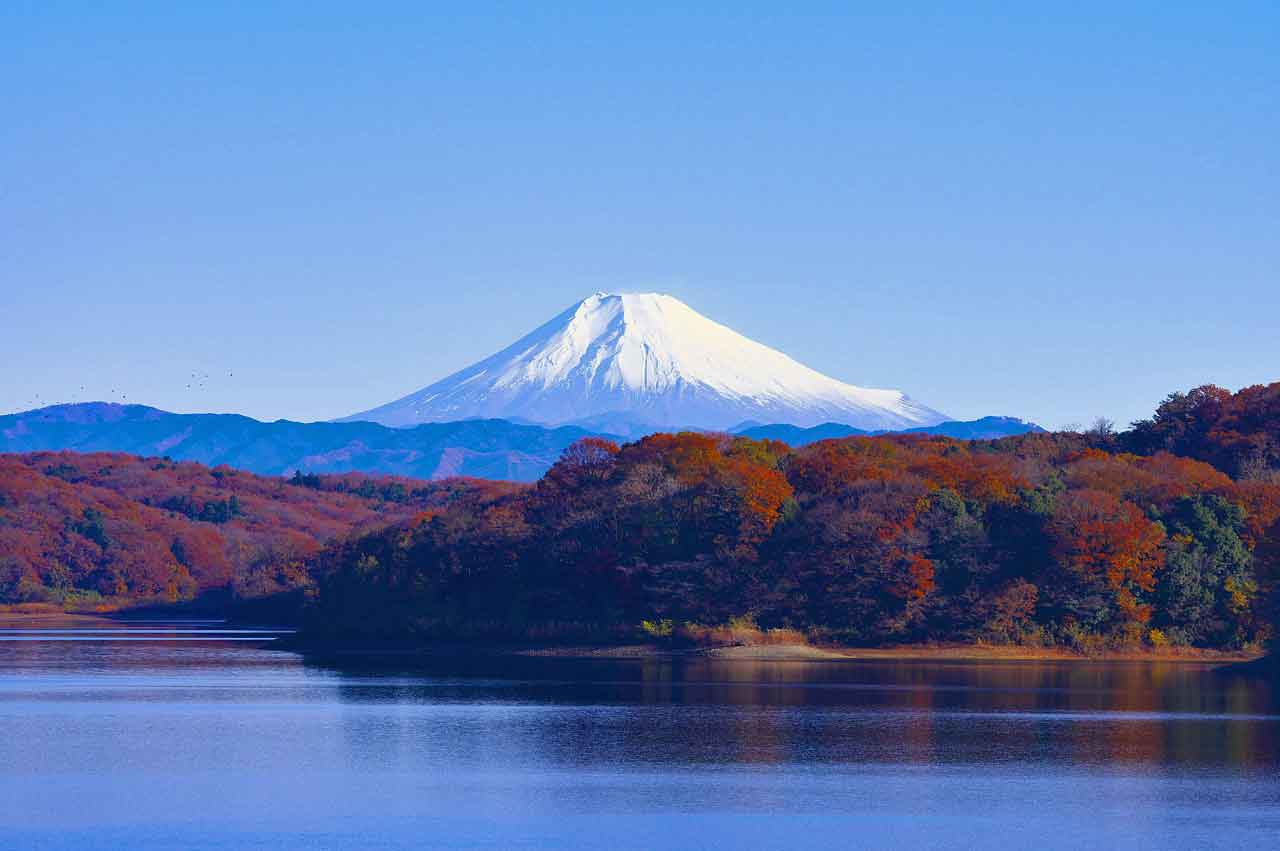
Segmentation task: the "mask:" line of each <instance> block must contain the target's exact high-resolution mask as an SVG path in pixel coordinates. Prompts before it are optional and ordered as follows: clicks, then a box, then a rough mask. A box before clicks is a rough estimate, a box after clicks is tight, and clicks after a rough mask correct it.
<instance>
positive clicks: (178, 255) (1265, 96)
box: [0, 0, 1280, 427]
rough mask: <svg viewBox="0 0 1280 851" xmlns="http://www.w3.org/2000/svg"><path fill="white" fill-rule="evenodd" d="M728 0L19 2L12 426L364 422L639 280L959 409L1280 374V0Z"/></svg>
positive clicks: (5, 159)
mask: <svg viewBox="0 0 1280 851" xmlns="http://www.w3.org/2000/svg"><path fill="white" fill-rule="evenodd" d="M689 5H694V4H688V3H673V4H665V3H653V2H650V3H644V4H636V5H635V6H634V7H632V8H631V9H629V10H625V9H621V8H620V7H619V4H581V5H573V4H553V3H550V2H546V3H528V4H524V3H513V4H503V5H494V6H488V7H485V6H483V4H480V3H476V2H466V3H458V4H456V5H450V4H446V3H439V2H433V3H402V4H382V3H363V4H351V3H341V4H338V3H334V4H327V3H317V2H306V3H296V4H281V3H261V4H257V3H255V4H235V5H234V6H233V4H192V3H177V4H173V3H169V4H151V5H142V4H136V5H135V4H126V3H109V4H88V3H85V4H69V3H56V2H30V3H24V2H16V3H14V2H9V3H5V4H3V6H0V107H2V108H0V364H2V367H0V411H5V412H8V411H16V410H23V409H27V408H31V407H35V406H38V405H43V404H49V403H53V402H61V401H85V400H90V399H112V400H116V401H119V400H121V399H125V400H127V401H130V402H135V401H136V402H144V403H148V404H153V405H156V406H158V407H162V408H167V409H170V410H176V411H237V412H242V413H246V414H249V415H251V416H255V417H259V418H263V419H275V418H279V417H284V418H289V419H302V420H308V419H322V418H330V417H336V416H340V415H344V414H348V413H351V412H353V411H358V410H363V409H366V408H370V407H372V406H374V405H377V404H380V403H383V402H386V401H388V400H390V399H392V398H395V397H398V396H401V395H403V394H405V393H407V392H410V391H412V390H415V389H417V388H419V387H421V386H423V385H425V384H428V383H430V382H432V381H434V380H435V379H437V378H440V377H442V376H444V375H446V374H448V373H450V372H452V371H454V370H456V369H458V368H461V367H463V366H465V365H467V364H468V363H470V362H472V361H474V360H476V359H478V358H480V357H482V356H484V355H487V354H490V353H491V352H493V351H495V350H497V349H499V348H501V347H502V346H504V345H506V344H508V343H510V342H512V341H513V340H514V339H515V338H516V337H518V336H519V335H521V334H523V333H524V332H526V331H528V330H530V329H532V328H533V327H534V326H536V325H538V324H540V323H541V322H543V321H544V320H546V319H548V318H550V317H551V316H552V315H554V314H555V313H557V312H558V311H560V310H562V309H564V308H565V307H566V306H568V305H569V304H571V303H573V302H574V301H576V300H578V299H580V298H582V297H583V296H585V295H587V294H589V293H591V292H593V291H595V290H601V289H602V290H613V291H641V290H660V291H665V292H669V293H671V294H673V295H675V296H677V297H679V298H681V299H683V300H684V301H686V302H687V303H688V304H689V305H691V306H692V307H693V308H695V309H697V310H699V311H701V312H703V313H705V314H706V315H708V316H710V317H711V318H713V319H716V320H718V321H720V322H723V323H725V324H727V325H729V326H730V327H732V328H734V329H736V330H738V331H741V332H742V333H744V334H747V335H748V336H750V337H753V338H755V339H757V340H759V341H761V342H763V343H766V344H768V345H771V346H774V347H776V348H779V349H782V350H783V351H785V352H787V353H788V354H790V355H792V356H794V357H796V358H797V359H799V360H800V361H802V362H804V363H807V364H808V365H810V366H813V367H815V368H817V369H819V370H821V371H823V372H826V373H828V374H830V375H832V376H835V377H837V378H840V379H843V380H846V381H850V382H853V383H856V384H863V385H866V386H882V387H898V388H901V389H903V390H905V391H906V392H908V393H909V394H911V395H913V396H915V397H916V398H918V399H920V400H921V401H923V402H925V403H927V404H929V405H932V406H934V407H936V408H939V409H941V410H943V411H945V412H947V413H949V414H951V415H952V416H955V417H957V418H966V419H967V418H973V417H977V416H981V415H984V414H1012V415H1018V416H1024V417H1028V418H1031V419H1034V420H1036V421H1038V422H1040V423H1042V424H1045V425H1048V426H1051V427H1052V426H1060V425H1062V424H1065V423H1083V422H1087V421H1089V420H1091V419H1092V418H1094V417H1096V416H1101V415H1105V416H1108V417H1111V418H1113V419H1115V420H1117V421H1119V422H1121V423H1125V422H1128V421H1130V420H1132V419H1134V418H1137V417H1140V416H1145V415H1147V414H1149V412H1150V411H1151V409H1152V408H1153V406H1154V405H1155V404H1156V403H1157V402H1158V401H1159V400H1160V399H1161V398H1162V397H1163V396H1164V395H1165V394H1166V393H1168V392H1169V391H1172V390H1176V389H1186V388H1188V387H1191V386H1194V385H1197V384H1201V383H1205V382H1214V383H1218V384H1222V385H1225V386H1228V387H1231V388H1233V389H1235V388H1238V387H1240V386H1243V385H1246V384H1252V383H1257V382H1265V381H1270V380H1277V379H1280V5H1277V4H1276V3H1275V2H1265V3H1248V2H1236V3H1231V4H1219V5H1220V8H1218V9H1215V8H1213V6H1214V4H1207V3H1196V4H1191V3H1168V2H1161V3H1127V4H1112V3H1105V4H1096V5H1092V4H1082V3H1073V4H1054V9H1055V10H1054V11H1052V12H1050V11H1048V10H1049V8H1050V4H1011V3H1007V2H1004V3H999V4H991V5H988V6H981V5H976V4H919V5H915V4H908V3H891V4H889V3H886V4H884V5H883V6H882V7H881V8H880V11H868V10H869V9H870V8H871V7H870V5H869V4H867V5H864V4H844V3H841V4H832V5H830V6H827V7H823V6H820V5H817V4H796V5H800V6H802V7H803V8H804V9H805V10H806V11H804V12H800V13H783V12H781V11H779V10H781V9H783V8H784V7H785V6H787V5H788V4H778V3H758V4H757V3H751V2H742V0H739V2H733V3H724V4H696V5H698V6H699V8H700V9H701V10H702V11H698V12H690V11H688V10H687V9H686V8H683V7H686V6H689ZM1118 5H1123V6H1124V7H1125V8H1124V9H1123V10H1121V9H1117V8H1114V7H1116V6H1118ZM849 6H858V7H860V9H861V10H860V11H858V12H855V13H851V12H849V11H848V9H847V8H845V7H849ZM961 6H964V7H965V8H964V9H963V10H962V9H961V8H960V7H961ZM1019 7H1024V8H1019ZM193 374H199V375H207V376H208V378H206V379H203V381H200V380H197V381H194V382H193V381H192V378H191V376H192V375H193ZM188 384H192V385H193V386H192V387H190V388H188V387H187V385H188ZM82 388H83V389H82Z"/></svg>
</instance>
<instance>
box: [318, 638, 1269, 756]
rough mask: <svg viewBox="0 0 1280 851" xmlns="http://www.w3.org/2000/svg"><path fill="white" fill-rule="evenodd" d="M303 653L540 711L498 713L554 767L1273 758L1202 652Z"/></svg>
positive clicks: (1248, 698) (441, 695) (352, 681)
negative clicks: (953, 657) (809, 656)
mask: <svg viewBox="0 0 1280 851" xmlns="http://www.w3.org/2000/svg"><path fill="white" fill-rule="evenodd" d="M306 664H307V665H308V666H313V667H315V668H318V669H322V670H325V671H327V672H330V673H332V674H334V675H336V682H337V684H338V685H337V693H338V696H339V698H340V699H341V700H342V701H343V702H344V703H347V704H352V705H376V704H387V703H394V704H400V705H410V706H412V705H431V706H448V705H475V704H486V703H487V704H490V705H497V704H501V705H504V706H514V707H526V708H531V709H538V708H541V709H543V710H544V711H543V712H542V713H541V714H539V715H537V716H536V717H537V721H536V723H530V724H528V725H523V727H522V725H521V724H520V722H519V720H518V719H519V717H520V716H519V714H518V713H517V714H516V716H515V718H514V719H513V721H512V723H513V724H515V725H516V726H517V727H522V731H523V733H525V734H530V735H531V736H532V737H533V739H534V742H533V744H534V745H535V746H536V747H538V748H539V749H541V750H542V756H543V757H546V756H551V757H552V758H553V761H554V762H556V763H558V764H565V765H590V764H609V763H636V762H646V761H651V760H654V759H675V760H677V761H688V762H691V763H699V764H703V763H716V762H728V763H796V762H803V763H809V764H830V763H881V762H908V763H928V764H991V763H1036V762H1044V761H1050V762H1055V763H1063V764H1074V765H1091V766H1098V765H1104V764H1108V765H1131V766H1141V765H1150V766H1161V765H1182V766H1203V767H1216V768H1224V767H1230V768H1235V769H1245V770H1269V769H1274V768H1275V767H1277V765H1280V738H1278V733H1280V703H1278V701H1277V697H1278V695H1277V693H1276V691H1275V690H1274V689H1273V687H1272V686H1271V684H1270V683H1269V682H1267V681H1265V680H1259V679H1257V678H1248V677H1231V676H1222V675H1221V674H1220V673H1217V672H1215V671H1214V669H1213V668H1212V667H1211V666H1209V665H1200V664H1187V663H1150V662H1085V661H1081V662H1063V661H1045V662H1022V661H1020V662H983V663H972V662H941V663H939V662H923V661H903V662H892V663H886V662H878V661H877V662H861V661H859V662H792V661H788V662H766V661H726V660H711V659H642V660H640V659H637V660H619V659H572V658H547V657H520V656H511V657H499V656H485V657H463V658H442V657H424V658H417V659H413V660H411V661H407V660H405V659H404V658H403V657H398V658H383V659H378V658H369V657H366V658H361V659H358V660H343V661H341V662H335V660H333V659H331V658H330V659H325V660H316V659H307V660H306ZM582 707H590V708H591V711H581V708H582ZM567 708H574V711H564V712H556V711H555V710H556V709H567ZM406 723H412V719H411V717H410V718H407V719H406Z"/></svg>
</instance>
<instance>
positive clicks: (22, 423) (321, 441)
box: [0, 402, 1042, 481]
mask: <svg viewBox="0 0 1280 851" xmlns="http://www.w3.org/2000/svg"><path fill="white" fill-rule="evenodd" d="M1041 430H1042V429H1040V427H1039V426H1036V425H1033V424H1031V423H1026V422H1023V421H1022V420H1017V419H1013V418H1011V417H985V418H983V419H981V420H974V421H972V422H949V423H941V424H939V425H936V426H929V427H925V428H919V429H912V431H914V432H922V433H930V434H946V435H950V436H952V437H961V438H992V437H1004V436H1007V435H1010V434H1022V433H1023V432H1027V431H1041ZM738 433H740V434H744V435H746V436H749V437H754V438H763V437H768V438H773V439H776V440H782V441H784V442H786V443H789V444H791V445H793V446H801V445H803V444H806V443H812V442H813V441H815V440H823V439H825V438H830V437H846V436H849V435H858V434H869V432H865V431H860V430H858V429H855V428H852V427H850V426H845V425H840V424H837V423H827V424H824V425H820V426H815V427H813V428H797V427H795V426H790V425H759V426H751V427H749V428H743V429H741V430H740V431H739V432H738ZM591 435H598V436H602V437H607V438H610V439H612V440H617V441H619V442H622V440H623V438H620V437H617V436H615V435H612V434H608V433H601V432H598V431H591V430H588V429H585V428H580V427H578V426H559V427H554V428H549V427H544V426H539V425H529V424H522V423H513V422H510V421H508V420H498V419H490V420H461V421H458V422H448V423H428V424H424V425H419V426H415V427H413V428H388V427H386V426H381V425H377V424H375V423H369V422H343V423H332V422H318V423H297V422H291V421H289V420H276V421H275V422H269V423H268V422H261V421H259V420H255V419H251V418H249V417H245V416H240V415H239V414H174V413H169V412H168V411H161V410H159V409H157V408H150V407H147V406H146V405H117V404H113V403H108V402H87V403H83V404H76V405H54V406H52V407H48V408H40V409H37V410H34V411H26V412H24V413H19V414H9V415H6V416H0V452H34V451H40V450H62V449H70V450H75V451H77V452H128V453H130V454H133V455H145V456H168V457H170V458H173V459H176V460H183V461H199V462H200V463H202V464H208V465H210V466H216V465H219V464H226V465H228V466H231V467H236V468H239V469H242V470H248V471H250V472H254V473H260V474H264V475H289V474H292V473H293V472H294V471H296V470H300V471H302V472H307V473H344V472H350V471H361V472H367V473H391V474H396V475H401V476H411V477H414V478H421V479H432V478H435V479H439V478H445V477H448V476H476V477H481V478H488V479H508V480H513V481H532V480H534V479H537V478H538V477H539V476H541V475H542V474H543V473H544V472H545V471H546V470H547V469H548V468H549V467H550V466H551V465H552V464H553V463H555V461H556V459H557V458H559V457H560V453H561V452H563V451H564V449H565V447H567V446H569V445H570V444H571V443H573V442H574V441H575V440H578V439H580V438H583V437H587V436H591Z"/></svg>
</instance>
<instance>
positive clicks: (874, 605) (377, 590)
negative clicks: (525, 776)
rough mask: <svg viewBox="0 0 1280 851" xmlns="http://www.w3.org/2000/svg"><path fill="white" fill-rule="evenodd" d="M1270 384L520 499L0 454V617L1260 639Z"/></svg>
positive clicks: (470, 631) (444, 484)
mask: <svg viewBox="0 0 1280 851" xmlns="http://www.w3.org/2000/svg"><path fill="white" fill-rule="evenodd" d="M1278 577H1280V383H1275V384H1271V385H1266V386H1263V385H1259V386H1255V387H1250V388H1245V389H1244V390H1241V391H1239V392H1238V393H1234V394H1233V393H1231V392H1228V391H1226V390H1223V389H1221V388H1217V387H1214V386H1205V387H1199V388H1196V389H1194V390H1192V391H1190V392H1188V393H1175V394H1173V395H1171V396H1169V397H1168V398H1167V400H1166V401H1165V402H1164V403H1163V404H1162V405H1161V406H1160V407H1159V409H1158V410H1157V411H1156V412H1155V414H1154V415H1153V416H1152V417H1151V418H1150V419H1148V420H1144V421H1141V422H1138V423H1135V424H1134V425H1133V427H1132V428H1130V429H1128V430H1126V431H1115V430H1114V429H1112V428H1111V427H1110V426H1109V425H1108V424H1107V423H1105V422H1100V423H1098V424H1097V425H1096V426H1095V427H1093V428H1091V429H1088V430H1084V431H1070V432H1058V433H1030V434H1024V435H1019V436H1016V437H1009V438H1003V439H999V440H976V441H963V440H955V439H950V438H945V437H938V436H932V435H891V436H881V437H848V438H843V439H837V440H824V441H819V442H816V443H812V444H809V445H807V446H803V447H798V448H792V447H789V446H787V445H785V444H783V443H780V442H778V441H773V440H753V439H750V438H747V437H741V436H738V437H734V436H729V435H721V434H705V433H693V432H685V433H680V434H654V435H650V436H647V437H644V438H643V439H640V440H638V441H635V442H632V443H626V444H623V445H618V444H616V443H612V442H609V441H606V440H602V439H598V438H589V439H585V440H582V441H580V442H578V443H576V444H574V445H572V446H571V447H569V449H568V450H566V451H565V453H564V455H563V457H562V458H561V459H560V461H559V462H558V463H556V464H555V465H554V466H553V467H552V469H551V470H550V471H549V472H548V473H547V474H546V475H544V476H543V477H542V478H541V479H540V480H539V481H537V482H536V483H532V484H515V483H508V482H493V481H485V480H478V479H449V480H444V481H439V482H424V481H415V480H411V479H403V478H396V477H367V476H362V475H360V474H345V475H332V476H330V475H295V476H293V477H291V478H289V477H280V478H275V477H266V476H257V475H253V474H250V473H246V472H242V471H237V470H234V469H231V468H227V467H220V468H213V469H210V468H207V467H204V466H201V465H199V464H194V463H173V462H170V461H168V460H166V459H163V458H139V457H136V456H129V455H122V454H111V453H92V454H76V453H70V452H58V453H49V452H37V453H26V454H13V455H0V603H2V604H4V605H6V606H7V607H8V608H9V609H10V611H38V610H48V609H65V610H70V611H82V612H112V611H129V610H131V609H133V608H136V607H141V606H151V607H155V606H170V607H173V606H186V607H190V608H191V609H192V610H196V609H199V610H203V611H213V612H218V613H223V614H230V615H232V616H237V615H239V616H247V615H248V614H252V615H255V616H259V617H270V618H272V619H275V620H280V621H287V622H290V623H294V624H297V625H299V626H300V628H301V630H302V633H303V635H304V636H307V637H311V638H315V639H325V640H332V641H340V640H401V641H403V640H412V641H419V642H454V643H480V642H508V643H510V642H517V643H540V644H565V643H596V644H618V643H626V642H649V643H657V644H665V645H670V646H679V645H682V644H685V645H698V644H706V643H714V642H718V641H719V642H724V641H735V640H740V639H741V637H742V636H756V637H758V638H759V639H760V640H766V641H770V640H777V641H784V640H786V641H790V640H794V641H807V642H810V643H814V644H821V645H831V646H863V647H868V646H883V645H887V644H893V645H903V644H915V643H928V642H983V643H986V644H992V645H1009V646H1017V647H1029V648H1046V649H1055V650H1062V651H1070V652H1080V653H1098V652H1103V651H1106V650H1109V649H1111V650H1114V649H1124V648H1165V647H1187V648H1212V649H1224V650H1249V649H1258V648H1261V647H1263V646H1265V645H1266V643H1267V642H1268V641H1269V640H1270V639H1271V638H1272V636H1273V631H1274V624H1275V623H1276V614H1277V578H1278Z"/></svg>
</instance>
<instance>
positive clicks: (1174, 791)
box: [0, 623, 1280, 849]
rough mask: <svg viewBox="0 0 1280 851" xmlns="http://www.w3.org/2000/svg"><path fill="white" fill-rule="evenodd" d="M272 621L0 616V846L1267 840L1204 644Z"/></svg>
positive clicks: (1277, 777)
mask: <svg viewBox="0 0 1280 851" xmlns="http://www.w3.org/2000/svg"><path fill="white" fill-rule="evenodd" d="M272 637H273V636H272V635H271V634H269V633H259V632H252V631H235V630H226V629H223V628H220V627H218V626H217V625H207V624H199V623H183V624H146V625H136V626H132V627H130V628H127V629H125V628H122V629H118V630H88V631H71V630H62V631H41V630H4V631H0V847H4V848H27V847H30V848H119V847H147V848H279V847H320V848H401V847H441V848H535V847H548V846H549V847H574V848H579V847H580V848H591V847H606V848H609V849H630V848H666V847H684V848H735V849H742V848H858V847H870V848H884V847H893V848H912V847H957V848H968V847H985V846H998V847H1002V848H1088V847H1094V848H1117V847H1132V848H1156V849H1168V848H1214V847H1221V848H1237V847H1238V848H1246V847H1254V848H1275V847H1280V752H1278V748H1280V714H1278V713H1280V695H1278V694H1277V693H1276V692H1275V691H1273V690H1272V688H1271V687H1270V686H1268V685H1266V684H1263V683H1259V682H1256V681H1252V680H1245V679H1241V678H1233V677H1228V676H1223V675H1221V674H1215V673H1212V672H1211V670H1210V669H1209V668H1208V667H1207V666H1200V665H1161V664H1155V665H1152V664H1140V663H1135V664H1129V663H1116V664H1111V663H1106V664H1104V663H1057V662H1055V663H1038V662H1037V663H1026V662H1023V663H1012V662H1004V663H987V664H957V663H950V664H935V663H922V662H910V663H896V664H881V663H846V662H840V663H830V662H825V663H815V662H776V663H766V662H716V661H705V660H697V661H682V662H669V661H650V660H644V661H629V660H627V661H624V660H571V659H537V658H527V659H479V660H477V659H470V660H431V661H429V662H427V663H425V664H417V665H413V666H409V665H407V664H405V663H400V664H394V663H393V664H391V665H383V666H369V665H367V664H359V663H356V664H351V665H347V664H345V663H344V664H342V665H334V664H331V663H322V662H316V661H309V660H307V659H304V658H302V657H300V656H298V655H295V654H292V653H287V652H283V651H278V650H272V649H271V643H270V639H271V638H272Z"/></svg>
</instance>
